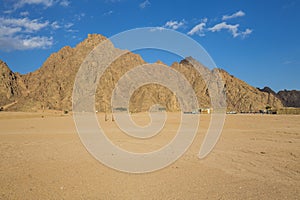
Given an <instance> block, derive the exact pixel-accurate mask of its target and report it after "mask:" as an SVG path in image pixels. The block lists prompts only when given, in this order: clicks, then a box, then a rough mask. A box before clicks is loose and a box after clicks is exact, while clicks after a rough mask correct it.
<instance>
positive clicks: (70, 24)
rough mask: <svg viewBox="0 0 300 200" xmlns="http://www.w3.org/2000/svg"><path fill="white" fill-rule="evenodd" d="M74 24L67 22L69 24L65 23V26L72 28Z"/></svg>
mask: <svg viewBox="0 0 300 200" xmlns="http://www.w3.org/2000/svg"><path fill="white" fill-rule="evenodd" d="M72 26H74V24H73V23H67V24H65V25H64V27H65V28H66V29H69V28H71V27H72Z"/></svg>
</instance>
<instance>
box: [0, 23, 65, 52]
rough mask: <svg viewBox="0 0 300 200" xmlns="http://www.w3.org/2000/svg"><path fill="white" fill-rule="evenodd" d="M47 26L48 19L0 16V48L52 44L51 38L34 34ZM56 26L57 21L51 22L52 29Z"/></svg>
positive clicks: (24, 47)
mask: <svg viewBox="0 0 300 200" xmlns="http://www.w3.org/2000/svg"><path fill="white" fill-rule="evenodd" d="M49 26H50V24H49V22H48V21H41V20H39V19H33V20H30V19H28V18H26V17H25V18H4V17H0V27H1V29H0V50H3V51H11V50H26V49H34V48H48V47H50V46H52V45H53V38H52V37H46V36H36V33H37V32H38V31H41V30H42V29H45V28H46V27H49ZM58 26H59V25H58V23H57V22H53V23H52V24H51V27H52V28H53V29H55V28H58ZM33 34H34V35H33Z"/></svg>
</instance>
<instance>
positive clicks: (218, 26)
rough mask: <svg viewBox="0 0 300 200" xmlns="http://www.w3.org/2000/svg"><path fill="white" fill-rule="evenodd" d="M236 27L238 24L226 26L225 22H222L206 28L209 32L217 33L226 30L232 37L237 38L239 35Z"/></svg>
mask: <svg viewBox="0 0 300 200" xmlns="http://www.w3.org/2000/svg"><path fill="white" fill-rule="evenodd" d="M238 27H239V24H235V25H230V24H227V23H226V22H222V23H219V24H216V25H215V26H213V27H211V28H208V30H209V31H211V32H219V31H221V30H222V29H227V30H228V31H229V32H230V33H231V34H232V36H233V37H237V36H238V35H239V33H238Z"/></svg>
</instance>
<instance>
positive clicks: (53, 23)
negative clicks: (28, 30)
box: [51, 21, 61, 30]
mask: <svg viewBox="0 0 300 200" xmlns="http://www.w3.org/2000/svg"><path fill="white" fill-rule="evenodd" d="M51 27H52V28H53V29H54V30H56V29H59V28H61V26H60V25H59V23H58V22H57V21H55V22H52V23H51Z"/></svg>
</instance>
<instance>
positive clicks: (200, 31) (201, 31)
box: [187, 18, 207, 37]
mask: <svg viewBox="0 0 300 200" xmlns="http://www.w3.org/2000/svg"><path fill="white" fill-rule="evenodd" d="M206 23H207V18H204V19H202V22H201V23H200V24H197V25H196V26H194V27H193V28H192V30H190V31H189V32H188V33H187V34H188V35H195V34H197V35H199V36H201V37H203V36H205V33H204V28H205V26H206Z"/></svg>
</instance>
